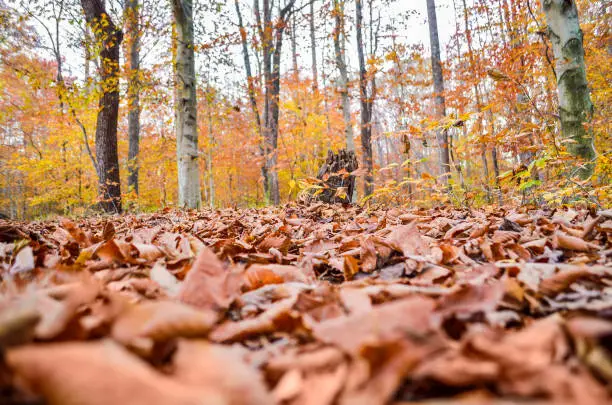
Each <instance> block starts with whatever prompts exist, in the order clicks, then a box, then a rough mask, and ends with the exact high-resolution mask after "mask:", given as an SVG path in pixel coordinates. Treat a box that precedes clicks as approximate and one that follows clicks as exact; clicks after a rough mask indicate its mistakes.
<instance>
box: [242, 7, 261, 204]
mask: <svg viewBox="0 0 612 405" xmlns="http://www.w3.org/2000/svg"><path fill="white" fill-rule="evenodd" d="M234 6H235V8H236V15H237V16H238V29H239V30H240V44H241V45H242V58H243V61H244V70H245V73H246V80H247V92H248V93H249V105H250V106H251V111H252V113H253V117H254V118H255V124H256V125H255V129H256V131H257V136H258V137H261V136H262V132H263V131H262V128H261V116H260V114H259V107H258V106H257V94H256V88H255V77H253V73H252V68H251V58H250V56H249V43H248V39H247V30H246V27H245V26H244V22H243V19H242V12H241V11H240V4H239V1H238V0H234ZM259 153H260V154H261V155H262V156H264V155H265V153H264V148H263V146H262V144H261V143H259ZM264 159H265V157H264ZM261 175H262V177H263V179H264V182H263V183H264V194H265V195H268V170H267V165H266V164H265V162H264V164H263V165H262V166H261Z"/></svg>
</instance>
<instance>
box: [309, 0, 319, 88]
mask: <svg viewBox="0 0 612 405" xmlns="http://www.w3.org/2000/svg"><path fill="white" fill-rule="evenodd" d="M314 3H315V0H310V54H311V56H312V87H313V89H315V90H316V89H318V88H319V72H318V70H317V44H316V38H315V15H314Z"/></svg>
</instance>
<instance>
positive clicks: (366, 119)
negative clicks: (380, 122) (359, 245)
mask: <svg viewBox="0 0 612 405" xmlns="http://www.w3.org/2000/svg"><path fill="white" fill-rule="evenodd" d="M362 10H363V7H362V2H361V0H356V1H355V17H356V22H355V30H356V34H357V56H358V59H359V101H360V104H361V149H362V162H363V167H364V168H365V169H366V175H365V176H364V186H363V188H364V194H365V195H366V196H369V195H370V194H372V193H373V192H374V165H373V160H372V109H373V105H374V97H375V91H376V86H375V85H374V86H371V88H370V90H368V72H367V70H366V62H365V51H364V40H363V32H362V31H363V29H362V27H363V11H362ZM372 84H375V82H374V81H372Z"/></svg>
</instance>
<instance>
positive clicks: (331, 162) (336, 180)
mask: <svg viewBox="0 0 612 405" xmlns="http://www.w3.org/2000/svg"><path fill="white" fill-rule="evenodd" d="M357 167H358V164H357V157H356V156H355V152H353V151H347V150H341V151H339V152H338V153H333V152H332V151H331V150H329V151H327V159H326V160H325V163H324V164H323V165H322V166H321V167H320V168H319V173H318V174H317V179H319V180H321V181H323V183H324V187H325V188H324V189H323V191H322V192H321V193H320V194H319V195H318V196H317V199H318V200H320V201H323V202H326V203H328V204H335V203H342V204H348V203H351V202H352V200H353V192H354V189H355V176H351V175H350V173H352V172H354V171H355V170H357Z"/></svg>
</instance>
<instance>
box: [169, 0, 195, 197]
mask: <svg viewBox="0 0 612 405" xmlns="http://www.w3.org/2000/svg"><path fill="white" fill-rule="evenodd" d="M193 1H194V0H171V2H172V10H173V13H174V22H175V27H176V60H175V74H176V79H175V81H176V83H175V85H176V86H177V89H176V95H177V99H176V100H175V104H176V105H175V109H176V111H175V113H176V122H175V125H176V153H177V161H178V197H179V206H181V207H186V208H200V207H201V206H202V195H201V193H200V170H199V153H198V125H197V122H198V121H197V111H198V110H197V99H196V77H195V52H194V28H193Z"/></svg>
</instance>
